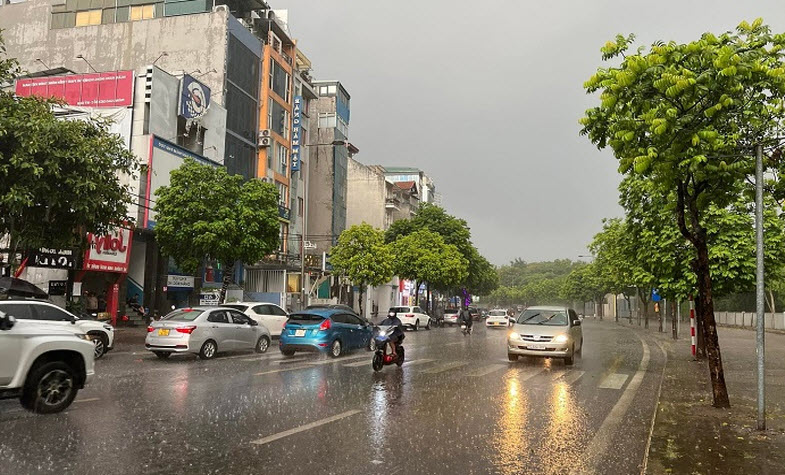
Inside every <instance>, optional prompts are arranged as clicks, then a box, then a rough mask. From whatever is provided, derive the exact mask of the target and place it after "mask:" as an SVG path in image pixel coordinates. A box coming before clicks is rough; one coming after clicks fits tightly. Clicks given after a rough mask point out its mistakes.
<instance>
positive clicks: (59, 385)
mask: <svg viewBox="0 0 785 475" xmlns="http://www.w3.org/2000/svg"><path fill="white" fill-rule="evenodd" d="M93 351H94V346H93V343H92V342H90V340H88V339H87V336H86V335H84V334H82V333H74V332H72V331H67V330H63V329H61V328H57V327H55V326H54V325H44V324H41V323H39V322H32V321H21V320H20V321H17V320H15V319H14V318H13V317H11V316H7V315H5V314H3V312H0V398H3V399H5V398H16V397H18V398H19V399H20V401H21V403H22V406H24V407H25V409H28V410H30V411H33V412H38V413H41V414H49V413H53V412H60V411H62V410H64V409H65V408H67V407H68V406H69V405H70V404H71V402H72V401H73V400H74V398H75V397H76V393H77V392H78V391H79V389H81V388H83V387H84V385H85V384H87V383H88V382H89V381H90V379H91V378H92V377H93V374H94V370H93Z"/></svg>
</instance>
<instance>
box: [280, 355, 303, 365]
mask: <svg viewBox="0 0 785 475" xmlns="http://www.w3.org/2000/svg"><path fill="white" fill-rule="evenodd" d="M307 359H308V358H306V357H304V356H303V357H302V358H287V359H285V360H281V361H276V363H278V364H289V363H298V362H300V361H305V360H307Z"/></svg>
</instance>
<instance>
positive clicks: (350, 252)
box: [330, 223, 393, 314]
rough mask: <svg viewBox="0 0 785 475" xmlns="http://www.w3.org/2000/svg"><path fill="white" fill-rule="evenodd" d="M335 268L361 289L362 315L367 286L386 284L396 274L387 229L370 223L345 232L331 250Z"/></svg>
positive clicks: (358, 225) (353, 227) (355, 226)
mask: <svg viewBox="0 0 785 475" xmlns="http://www.w3.org/2000/svg"><path fill="white" fill-rule="evenodd" d="M330 255H331V259H330V260H331V262H332V264H333V267H334V268H335V271H336V272H338V273H339V274H343V275H345V276H346V277H348V278H349V280H351V281H352V283H353V284H355V285H357V286H358V287H359V288H360V314H362V311H363V308H362V303H363V295H364V294H365V289H366V287H367V286H369V285H370V286H377V285H382V284H384V283H385V282H387V281H389V280H390V279H391V278H392V276H393V259H392V253H391V252H390V248H389V246H387V245H386V244H385V243H384V232H383V231H381V230H378V229H374V227H373V226H371V225H370V224H367V223H363V224H356V225H354V226H352V227H351V228H349V229H347V230H345V231H343V232H342V233H341V236H340V237H339V238H338V244H336V245H335V246H334V247H333V249H332V252H331V254H330Z"/></svg>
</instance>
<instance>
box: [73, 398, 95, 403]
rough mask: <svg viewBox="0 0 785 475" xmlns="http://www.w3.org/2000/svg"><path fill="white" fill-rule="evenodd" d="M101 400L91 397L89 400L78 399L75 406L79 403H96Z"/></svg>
mask: <svg viewBox="0 0 785 475" xmlns="http://www.w3.org/2000/svg"><path fill="white" fill-rule="evenodd" d="M100 400H101V399H100V398H97V397H89V398H85V399H77V400H76V401H74V404H76V403H77V402H94V401H100Z"/></svg>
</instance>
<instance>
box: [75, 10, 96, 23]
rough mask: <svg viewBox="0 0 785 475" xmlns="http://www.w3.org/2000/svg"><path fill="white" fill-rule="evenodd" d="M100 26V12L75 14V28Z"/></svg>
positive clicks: (92, 11) (90, 11) (89, 11)
mask: <svg viewBox="0 0 785 475" xmlns="http://www.w3.org/2000/svg"><path fill="white" fill-rule="evenodd" d="M100 24H101V10H100V9H97V10H87V11H84V12H76V26H90V25H100Z"/></svg>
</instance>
